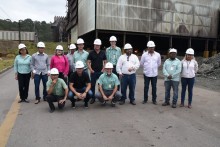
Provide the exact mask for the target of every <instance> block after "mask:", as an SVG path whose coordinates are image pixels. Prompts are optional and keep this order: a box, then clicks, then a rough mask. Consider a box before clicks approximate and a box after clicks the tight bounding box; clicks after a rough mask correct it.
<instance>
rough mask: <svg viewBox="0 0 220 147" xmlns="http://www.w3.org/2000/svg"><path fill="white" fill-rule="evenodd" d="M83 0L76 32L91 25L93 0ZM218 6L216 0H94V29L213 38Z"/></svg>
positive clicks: (215, 35)
mask: <svg viewBox="0 0 220 147" xmlns="http://www.w3.org/2000/svg"><path fill="white" fill-rule="evenodd" d="M85 1H86V0H81V2H83V3H79V20H80V19H81V21H79V35H82V34H85V33H86V32H88V30H91V29H94V25H93V24H94V20H95V19H94V17H93V16H94V11H95V10H94V0H90V1H86V2H85ZM219 8H220V1H219V0H111V1H110V0H97V12H96V15H97V16H96V29H99V30H115V31H128V32H142V33H154V34H169V35H181V36H194V37H207V38H216V37H217V35H218V34H217V32H218V19H219V18H218V12H219ZM81 17H83V18H81ZM82 22H83V23H82ZM81 23H82V24H81ZM80 25H82V26H83V27H80ZM85 25H86V26H85Z"/></svg>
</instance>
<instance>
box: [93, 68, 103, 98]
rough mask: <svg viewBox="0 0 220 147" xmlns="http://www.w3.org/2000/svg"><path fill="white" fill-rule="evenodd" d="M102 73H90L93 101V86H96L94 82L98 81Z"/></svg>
mask: <svg viewBox="0 0 220 147" xmlns="http://www.w3.org/2000/svg"><path fill="white" fill-rule="evenodd" d="M101 74H102V72H94V73H91V90H92V94H93V96H92V98H93V99H95V86H96V81H97V80H98V79H99V77H100V75H101Z"/></svg>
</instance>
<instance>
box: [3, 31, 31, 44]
mask: <svg viewBox="0 0 220 147" xmlns="http://www.w3.org/2000/svg"><path fill="white" fill-rule="evenodd" d="M34 39H35V32H21V40H28V41H34ZM0 40H19V32H18V31H2V30H0Z"/></svg>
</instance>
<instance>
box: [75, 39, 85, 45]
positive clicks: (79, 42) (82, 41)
mask: <svg viewBox="0 0 220 147" xmlns="http://www.w3.org/2000/svg"><path fill="white" fill-rule="evenodd" d="M76 44H84V40H83V39H82V38H79V39H77V41H76Z"/></svg>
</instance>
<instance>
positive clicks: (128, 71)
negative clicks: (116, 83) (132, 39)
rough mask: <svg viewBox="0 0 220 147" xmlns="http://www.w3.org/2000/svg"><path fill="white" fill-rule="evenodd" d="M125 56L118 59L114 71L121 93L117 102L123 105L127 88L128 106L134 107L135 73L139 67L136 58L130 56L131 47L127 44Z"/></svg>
mask: <svg viewBox="0 0 220 147" xmlns="http://www.w3.org/2000/svg"><path fill="white" fill-rule="evenodd" d="M124 51H125V54H123V55H121V56H120V57H119V59H118V63H117V66H116V70H117V72H118V74H119V77H120V78H121V93H122V97H121V100H120V102H119V104H120V105H123V104H124V103H125V100H126V99H127V93H126V91H127V87H128V86H129V99H130V104H132V105H136V102H135V87H136V71H137V69H138V68H139V66H140V62H139V60H138V57H137V56H136V55H135V54H132V46H131V44H129V43H127V44H125V46H124Z"/></svg>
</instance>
